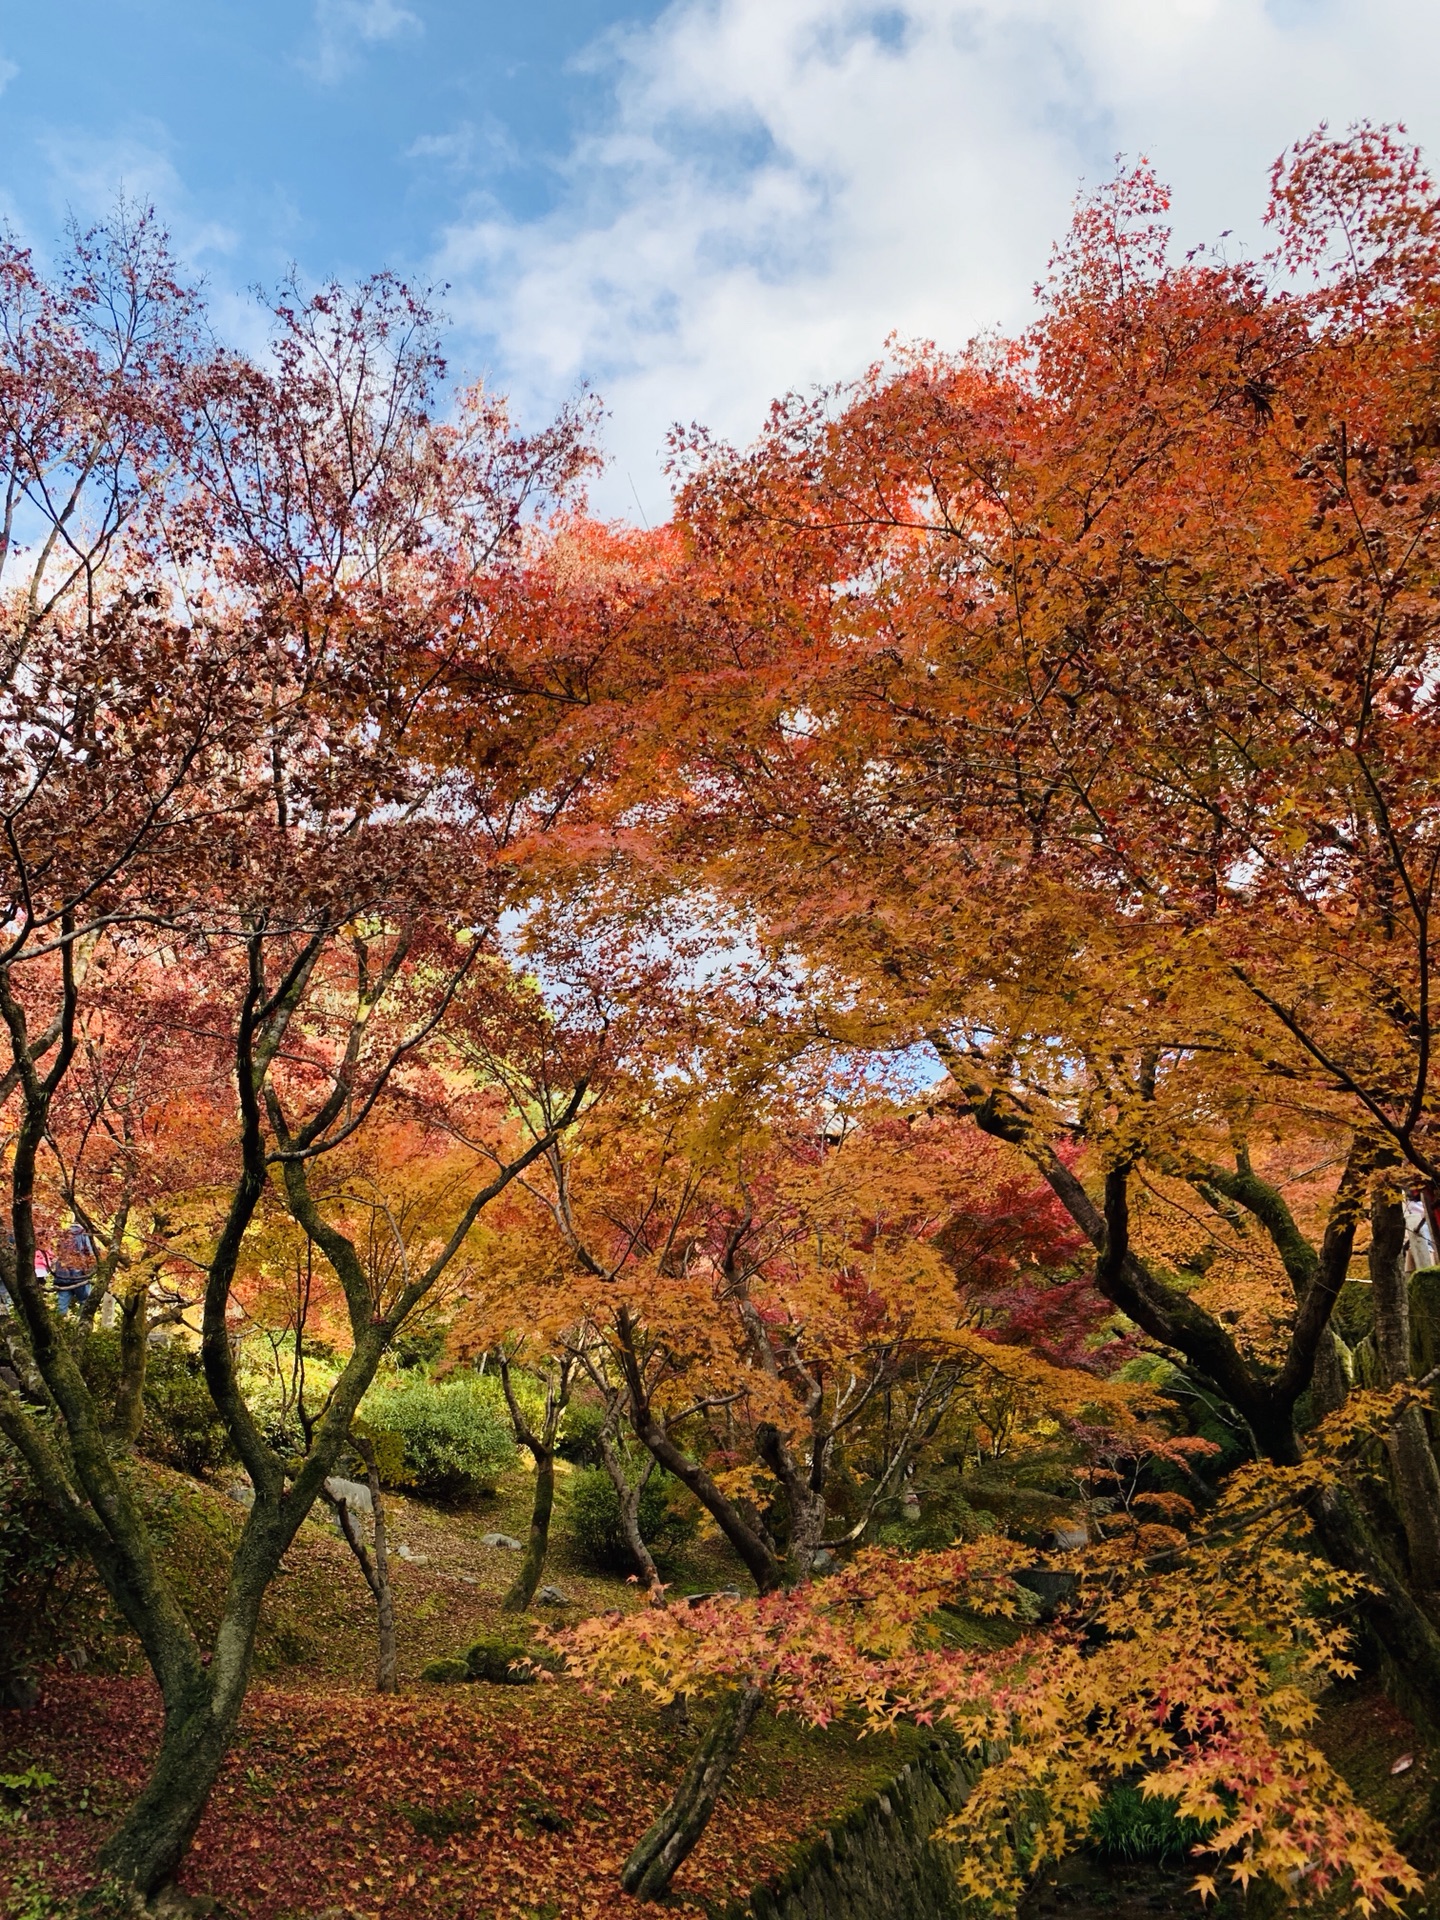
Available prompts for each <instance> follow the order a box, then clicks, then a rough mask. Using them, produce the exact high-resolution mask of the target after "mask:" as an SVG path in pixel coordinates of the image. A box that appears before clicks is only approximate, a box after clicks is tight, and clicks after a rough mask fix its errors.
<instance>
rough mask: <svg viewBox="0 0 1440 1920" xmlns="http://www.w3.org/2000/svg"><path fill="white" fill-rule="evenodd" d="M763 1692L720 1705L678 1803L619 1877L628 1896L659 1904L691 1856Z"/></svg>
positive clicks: (741, 1693)
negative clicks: (676, 1872) (680, 1868)
mask: <svg viewBox="0 0 1440 1920" xmlns="http://www.w3.org/2000/svg"><path fill="white" fill-rule="evenodd" d="M764 1697H765V1695H764V1690H763V1689H762V1688H760V1687H756V1686H744V1687H739V1688H737V1689H736V1691H735V1692H734V1693H731V1694H727V1695H726V1697H725V1698H724V1699H723V1700H722V1701H721V1703H720V1708H719V1711H718V1712H717V1714H716V1716H715V1719H714V1722H713V1724H712V1725H711V1727H710V1731H709V1732H708V1733H707V1734H706V1735H705V1738H704V1739H703V1740H702V1741H701V1743H700V1750H699V1752H698V1753H697V1754H696V1755H695V1758H694V1759H693V1760H692V1761H691V1762H690V1765H689V1767H688V1768H687V1769H686V1773H685V1778H684V1779H683V1780H682V1781H681V1782H680V1785H679V1787H678V1788H677V1789H676V1793H675V1797H674V1799H673V1800H672V1801H671V1802H670V1804H669V1806H668V1807H666V1809H665V1811H664V1812H663V1813H662V1814H661V1816H660V1818H659V1819H658V1820H657V1821H656V1822H655V1824H654V1826H653V1827H651V1828H650V1830H649V1832H648V1833H647V1834H646V1835H645V1836H644V1838H643V1839H642V1840H641V1841H640V1843H639V1845H638V1846H637V1847H636V1849H635V1851H634V1852H633V1853H632V1854H631V1856H630V1858H629V1859H628V1860H627V1861H626V1862H625V1865H624V1867H623V1868H622V1870H621V1874H620V1885H621V1886H622V1887H623V1888H624V1889H625V1891H626V1893H633V1894H637V1895H638V1896H639V1897H640V1899H642V1900H658V1899H659V1898H660V1896H661V1895H662V1894H663V1893H664V1892H665V1890H666V1888H667V1887H668V1886H669V1885H670V1882H671V1880H672V1878H673V1877H674V1874H675V1869H676V1868H677V1867H678V1866H679V1865H680V1863H681V1861H682V1860H684V1859H685V1858H686V1857H687V1855H688V1854H689V1853H690V1852H691V1850H692V1848H693V1847H694V1846H695V1843H696V1842H697V1841H698V1840H699V1838H700V1836H701V1834H702V1833H704V1831H705V1829H706V1827H707V1826H708V1825H709V1822H710V1816H711V1814H712V1813H713V1812H714V1811H715V1802H716V1801H717V1800H718V1798H719V1797H720V1789H721V1788H722V1787H723V1786H724V1784H725V1776H726V1775H727V1774H728V1773H729V1771H730V1766H731V1763H732V1762H733V1760H734V1758H735V1756H736V1754H737V1753H738V1752H739V1751H740V1746H741V1743H742V1741H743V1740H744V1738H745V1736H746V1734H747V1733H748V1732H749V1731H750V1727H751V1725H752V1723H753V1722H754V1719H755V1716H756V1714H757V1713H758V1712H759V1711H760V1703H761V1701H762V1700H763V1699H764Z"/></svg>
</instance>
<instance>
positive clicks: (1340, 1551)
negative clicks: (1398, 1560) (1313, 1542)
mask: <svg viewBox="0 0 1440 1920" xmlns="http://www.w3.org/2000/svg"><path fill="white" fill-rule="evenodd" d="M1310 1511H1311V1514H1312V1517H1313V1519H1314V1522H1315V1531H1316V1534H1317V1535H1318V1537H1319V1540H1320V1544H1321V1547H1322V1548H1323V1549H1324V1552H1325V1555H1326V1557H1327V1558H1328V1559H1329V1560H1330V1562H1331V1563H1332V1564H1333V1565H1334V1566H1337V1567H1340V1568H1342V1569H1343V1570H1344V1571H1345V1572H1346V1573H1358V1574H1359V1575H1361V1577H1362V1578H1363V1579H1364V1580H1365V1581H1366V1582H1367V1583H1368V1585H1367V1590H1365V1591H1362V1592H1361V1594H1360V1595H1359V1597H1358V1599H1357V1601H1356V1607H1357V1610H1358V1611H1359V1612H1360V1613H1361V1614H1362V1615H1363V1617H1364V1618H1365V1620H1366V1622H1367V1624H1368V1625H1369V1627H1370V1629H1371V1631H1372V1632H1373V1633H1374V1635H1375V1637H1376V1639H1377V1640H1378V1641H1379V1643H1380V1645H1381V1647H1382V1649H1383V1650H1384V1652H1385V1654H1386V1656H1387V1657H1388V1658H1389V1660H1390V1661H1391V1662H1392V1663H1393V1666H1394V1668H1395V1670H1396V1672H1397V1673H1398V1674H1399V1676H1400V1678H1401V1680H1402V1681H1403V1682H1404V1684H1405V1687H1406V1689H1407V1690H1408V1692H1409V1694H1410V1700H1409V1702H1408V1703H1407V1704H1409V1705H1410V1706H1412V1707H1413V1708H1414V1709H1415V1711H1416V1712H1417V1713H1418V1714H1419V1715H1420V1716H1421V1717H1422V1718H1423V1719H1424V1720H1425V1721H1427V1722H1428V1724H1429V1726H1430V1727H1431V1729H1432V1730H1440V1633H1437V1632H1436V1630H1435V1627H1434V1624H1433V1623H1432V1622H1431V1620H1430V1619H1429V1617H1428V1616H1427V1615H1426V1613H1425V1611H1424V1609H1423V1608H1422V1607H1420V1606H1419V1605H1418V1603H1417V1602H1416V1599H1415V1596H1414V1595H1413V1594H1412V1593H1411V1591H1410V1589H1409V1586H1408V1585H1407V1584H1406V1582H1405V1579H1404V1577H1403V1575H1402V1574H1401V1572H1400V1570H1399V1568H1397V1567H1396V1566H1394V1565H1393V1564H1392V1562H1391V1559H1390V1556H1389V1554H1388V1553H1387V1552H1386V1551H1385V1548H1384V1545H1383V1544H1382V1543H1381V1541H1380V1540H1379V1539H1377V1537H1376V1535H1375V1532H1374V1529H1373V1528H1372V1527H1371V1526H1370V1524H1369V1522H1368V1521H1367V1520H1366V1518H1365V1516H1364V1513H1363V1512H1362V1510H1361V1507H1360V1503H1359V1501H1358V1500H1356V1498H1355V1496H1354V1495H1353V1494H1352V1493H1351V1492H1350V1491H1349V1489H1348V1488H1346V1487H1343V1486H1329V1487H1324V1488H1322V1489H1321V1490H1320V1491H1319V1492H1318V1493H1316V1494H1315V1495H1314V1496H1313V1497H1312V1499H1311V1502H1310Z"/></svg>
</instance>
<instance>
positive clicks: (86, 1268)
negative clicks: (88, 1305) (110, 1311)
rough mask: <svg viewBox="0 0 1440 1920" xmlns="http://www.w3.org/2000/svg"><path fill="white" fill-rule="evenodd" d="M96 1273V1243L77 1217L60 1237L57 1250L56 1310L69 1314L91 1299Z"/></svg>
mask: <svg viewBox="0 0 1440 1920" xmlns="http://www.w3.org/2000/svg"><path fill="white" fill-rule="evenodd" d="M94 1272H95V1243H94V1241H93V1240H92V1239H91V1238H90V1236H89V1234H88V1233H87V1232H86V1231H85V1229H84V1227H82V1226H81V1224H80V1222H79V1221H78V1220H77V1221H76V1222H75V1224H74V1225H73V1226H69V1227H67V1228H66V1229H65V1231H64V1232H63V1233H62V1234H61V1236H60V1244H59V1246H58V1247H57V1248H56V1250H55V1311H56V1312H57V1313H69V1311H70V1309H71V1307H83V1306H84V1304H85V1302H86V1301H87V1300H88V1299H89V1298H90V1281H91V1278H92V1276H93V1274H94Z"/></svg>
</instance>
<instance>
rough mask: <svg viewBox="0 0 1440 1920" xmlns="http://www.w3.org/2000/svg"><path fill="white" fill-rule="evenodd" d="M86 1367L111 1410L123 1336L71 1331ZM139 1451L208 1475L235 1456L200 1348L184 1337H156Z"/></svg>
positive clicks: (86, 1373)
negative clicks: (191, 1345)
mask: <svg viewBox="0 0 1440 1920" xmlns="http://www.w3.org/2000/svg"><path fill="white" fill-rule="evenodd" d="M69 1337H70V1338H71V1339H72V1340H73V1341H74V1342H75V1353H76V1358H77V1359H78V1360H79V1363H80V1371H81V1373H82V1374H83V1375H84V1376H85V1384H86V1385H87V1386H88V1387H89V1389H90V1391H91V1393H93V1394H94V1395H95V1397H96V1399H97V1400H98V1401H99V1402H100V1404H101V1406H102V1407H103V1408H105V1409H106V1410H107V1412H108V1410H109V1408H110V1407H112V1406H113V1405H114V1403H115V1394H116V1391H117V1389H118V1387H119V1385H120V1335H119V1333H118V1332H116V1331H115V1330H113V1329H112V1328H108V1327H94V1326H92V1327H91V1329H90V1330H89V1332H88V1333H79V1332H78V1331H77V1332H76V1333H74V1334H71V1335H70V1336H69ZM139 1450H140V1452H141V1453H143V1454H144V1455H145V1456H146V1457H147V1459H150V1460H158V1461H160V1463H161V1464H162V1465H163V1466H167V1467H174V1468H175V1469H176V1471H177V1472H179V1473H189V1474H202V1473H209V1472H211V1471H213V1469H214V1468H216V1467H219V1466H222V1465H223V1464H224V1463H225V1462H226V1461H227V1460H230V1459H233V1457H234V1455H233V1453H232V1451H231V1447H230V1436H229V1434H228V1433H227V1432H226V1431H225V1423H224V1421H223V1420H222V1419H221V1418H220V1416H219V1414H218V1413H217V1412H216V1411H215V1402H214V1401H213V1400H212V1399H211V1398H210V1389H209V1388H208V1387H207V1386H206V1384H205V1371H204V1368H203V1366H202V1364H201V1360H200V1355H199V1353H198V1352H197V1351H196V1350H195V1349H194V1348H192V1347H187V1346H186V1345H185V1343H184V1342H183V1341H181V1340H164V1341H156V1342H155V1344H154V1345H153V1346H152V1347H151V1348H150V1351H149V1353H148V1354H147V1355H146V1359H145V1419H144V1423H143V1425H142V1426H141V1429H140V1439H139Z"/></svg>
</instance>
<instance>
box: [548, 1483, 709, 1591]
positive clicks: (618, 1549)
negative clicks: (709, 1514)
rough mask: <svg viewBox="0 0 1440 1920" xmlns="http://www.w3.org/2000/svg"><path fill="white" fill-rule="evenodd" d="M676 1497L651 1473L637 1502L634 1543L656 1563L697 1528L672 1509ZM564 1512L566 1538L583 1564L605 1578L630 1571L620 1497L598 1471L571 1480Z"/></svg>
mask: <svg viewBox="0 0 1440 1920" xmlns="http://www.w3.org/2000/svg"><path fill="white" fill-rule="evenodd" d="M677 1493H678V1486H677V1483H676V1482H675V1481H674V1480H672V1479H671V1478H670V1476H669V1475H668V1474H665V1473H652V1474H651V1476H650V1478H649V1480H648V1481H647V1482H646V1485H645V1491H644V1492H643V1493H642V1494H641V1496H640V1513H639V1522H640V1538H641V1539H642V1540H643V1541H644V1542H645V1544H646V1546H647V1547H649V1549H650V1551H651V1552H652V1553H653V1554H654V1556H655V1558H656V1560H657V1561H662V1560H665V1559H667V1558H673V1556H674V1555H675V1554H677V1553H678V1552H679V1551H680V1550H681V1549H682V1548H683V1547H684V1546H685V1545H686V1543H687V1542H688V1541H689V1540H691V1539H692V1538H693V1537H694V1534H695V1531H696V1527H697V1525H698V1522H697V1520H696V1518H695V1516H694V1515H693V1514H691V1513H687V1512H686V1511H685V1510H684V1509H683V1508H682V1507H681V1506H680V1505H679V1504H678V1501H677V1497H676V1496H677ZM567 1507H568V1514H569V1525H570V1533H571V1537H572V1538H573V1540H574V1542H575V1546H576V1548H577V1549H578V1551H579V1553H580V1554H581V1556H582V1558H583V1559H585V1560H587V1561H589V1563H590V1564H591V1566H594V1567H598V1568H601V1569H603V1570H604V1571H605V1572H609V1573H630V1572H633V1571H634V1568H633V1566H632V1564H631V1556H630V1549H629V1547H628V1545H627V1544H626V1540H625V1531H624V1528H623V1527H622V1525H621V1523H620V1496H619V1495H618V1494H617V1493H616V1491H615V1484H614V1482H613V1481H612V1480H611V1478H610V1476H609V1474H608V1473H606V1472H605V1470H604V1469H603V1468H602V1467H582V1468H581V1469H580V1470H579V1471H578V1472H576V1473H574V1474H572V1475H571V1477H570V1483H569V1487H568V1489H567Z"/></svg>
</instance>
